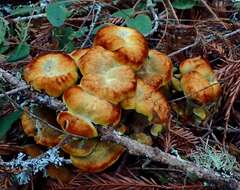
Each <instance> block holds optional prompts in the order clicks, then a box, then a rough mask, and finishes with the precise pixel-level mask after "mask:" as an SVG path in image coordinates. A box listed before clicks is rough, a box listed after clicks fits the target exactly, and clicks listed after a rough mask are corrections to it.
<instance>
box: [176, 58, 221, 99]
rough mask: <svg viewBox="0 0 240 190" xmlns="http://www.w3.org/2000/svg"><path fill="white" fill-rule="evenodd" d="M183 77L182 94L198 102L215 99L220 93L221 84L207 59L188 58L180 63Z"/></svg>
mask: <svg viewBox="0 0 240 190" xmlns="http://www.w3.org/2000/svg"><path fill="white" fill-rule="evenodd" d="M180 72H181V73H182V75H183V77H182V79H181V86H182V88H183V91H184V94H185V95H187V96H190V97H191V98H192V99H193V100H196V101H197V102H198V103H200V104H205V103H209V102H212V101H216V100H217V99H218V98H219V96H220V94H221V86H220V84H219V83H218V82H217V79H216V77H215V74H214V72H213V70H212V68H211V67H210V65H209V63H208V61H207V60H205V59H203V58H201V57H200V56H199V57H195V58H189V59H186V60H185V61H183V62H182V63H181V64H180Z"/></svg>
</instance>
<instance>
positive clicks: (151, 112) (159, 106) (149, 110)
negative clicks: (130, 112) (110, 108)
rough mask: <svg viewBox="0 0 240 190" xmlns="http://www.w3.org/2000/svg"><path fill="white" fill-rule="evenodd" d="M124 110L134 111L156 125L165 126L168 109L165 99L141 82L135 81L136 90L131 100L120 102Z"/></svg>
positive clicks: (168, 113) (168, 114)
mask: <svg viewBox="0 0 240 190" xmlns="http://www.w3.org/2000/svg"><path fill="white" fill-rule="evenodd" d="M121 106H122V107H123V108H124V109H135V110H136V112H138V113H141V114H143V115H145V116H147V117H148V120H149V121H151V122H153V123H156V124H167V122H168V120H169V116H170V108H169V105H168V102H167V100H166V98H165V97H164V96H163V95H162V94H161V92H159V91H157V90H156V89H154V88H153V87H151V86H149V85H147V84H145V83H144V82H143V81H142V80H140V79H138V81H137V90H136V94H135V96H134V97H133V98H130V99H128V100H124V101H123V102H121Z"/></svg>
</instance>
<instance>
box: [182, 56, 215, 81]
mask: <svg viewBox="0 0 240 190" xmlns="http://www.w3.org/2000/svg"><path fill="white" fill-rule="evenodd" d="M179 69H180V72H181V74H183V75H184V74H186V73H188V72H191V71H196V72H198V73H199V74H201V75H202V76H203V77H204V78H206V79H207V80H209V81H212V80H214V78H215V76H214V72H213V70H212V68H211V67H210V65H209V63H208V61H207V60H206V59H203V58H201V57H200V56H198V57H194V58H189V59H186V60H184V61H183V62H182V63H181V64H180V66H179Z"/></svg>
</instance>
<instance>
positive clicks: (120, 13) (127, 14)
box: [112, 9, 134, 19]
mask: <svg viewBox="0 0 240 190" xmlns="http://www.w3.org/2000/svg"><path fill="white" fill-rule="evenodd" d="M133 13H134V9H121V10H119V11H117V12H115V13H113V14H112V16H113V17H121V18H123V19H128V18H129V17H131V16H132V15H133Z"/></svg>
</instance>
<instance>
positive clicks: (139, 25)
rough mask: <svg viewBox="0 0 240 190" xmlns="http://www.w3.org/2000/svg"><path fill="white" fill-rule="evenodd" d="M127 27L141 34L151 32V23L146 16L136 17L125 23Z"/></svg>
mask: <svg viewBox="0 0 240 190" xmlns="http://www.w3.org/2000/svg"><path fill="white" fill-rule="evenodd" d="M127 26H128V27H131V28H135V29H136V30H138V31H139V32H141V33H142V34H148V33H149V32H150V31H151V30H152V21H151V19H150V17H149V16H147V15H143V14H142V15H138V16H136V17H135V18H131V19H129V20H128V21H127Z"/></svg>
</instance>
